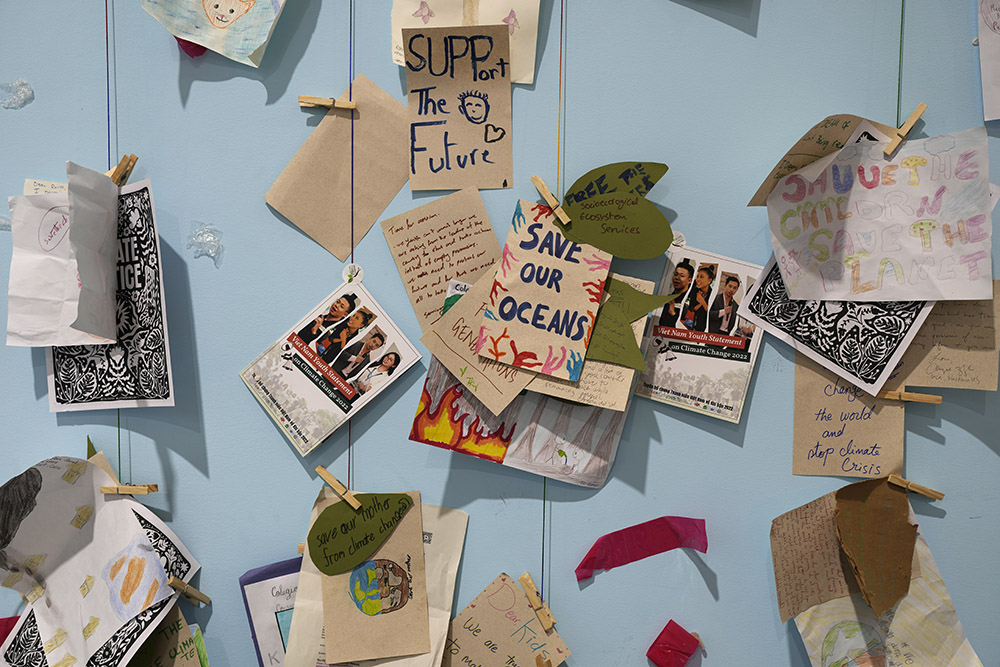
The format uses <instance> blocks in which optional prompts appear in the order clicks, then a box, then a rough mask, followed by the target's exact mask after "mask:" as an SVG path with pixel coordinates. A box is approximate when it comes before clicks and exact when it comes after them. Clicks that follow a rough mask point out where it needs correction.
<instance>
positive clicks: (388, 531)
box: [308, 493, 413, 575]
mask: <svg viewBox="0 0 1000 667" xmlns="http://www.w3.org/2000/svg"><path fill="white" fill-rule="evenodd" d="M354 497H355V498H357V499H358V500H359V501H360V502H361V509H359V510H355V509H354V508H353V507H351V506H350V505H348V504H347V503H346V502H345V501H343V500H342V501H340V502H339V503H336V504H334V505H331V506H330V507H327V508H326V509H325V510H323V512H322V513H320V515H319V516H318V517H316V521H315V522H314V523H313V525H312V526H311V527H310V528H309V537H308V545H309V557H310V558H312V562H313V563H314V564H315V565H316V567H317V568H319V571H320V572H322V573H323V574H329V575H333V574H340V573H341V572H347V571H349V570H353V569H354V568H355V567H357V566H358V565H360V564H361V563H363V562H365V561H366V560H369V559H370V558H371V556H372V554H374V553H375V552H376V551H377V550H378V548H379V547H380V546H382V543H383V542H385V541H386V540H387V539H388V538H389V536H390V535H392V531H393V530H395V528H396V526H397V525H398V524H399V522H400V520H401V519H402V518H403V517H404V516H405V515H406V513H407V512H408V511H409V509H410V508H411V507H413V499H412V498H411V497H410V496H409V495H407V494H405V493H356V494H354Z"/></svg>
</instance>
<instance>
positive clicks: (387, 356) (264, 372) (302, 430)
mask: <svg viewBox="0 0 1000 667" xmlns="http://www.w3.org/2000/svg"><path fill="white" fill-rule="evenodd" d="M419 359H420V353H419V352H418V351H417V349H416V348H415V347H414V346H413V344H412V343H410V341H409V340H408V339H407V338H406V336H404V335H403V332H402V331H401V330H400V329H399V327H397V326H396V324H395V322H393V321H392V319H390V317H389V315H388V314H387V313H386V312H385V311H384V310H382V307H381V306H379V304H378V303H377V302H376V301H375V298H374V297H372V295H371V294H370V293H369V292H368V290H367V289H365V288H364V287H363V286H362V285H361V283H360V282H358V281H355V282H353V283H344V284H343V285H341V286H340V287H338V288H337V289H336V290H335V291H334V292H333V293H332V294H330V296H328V297H327V298H326V299H324V300H323V301H322V302H321V303H320V304H319V306H317V307H316V308H315V309H314V310H313V311H312V312H311V313H309V314H308V315H307V316H306V317H305V318H303V320H302V321H301V322H299V323H298V324H296V325H295V326H294V327H292V328H291V329H290V330H289V331H288V332H286V333H285V334H284V335H283V336H282V337H281V338H280V339H278V340H277V341H276V342H275V343H274V344H273V345H271V347H269V348H268V349H267V350H266V351H265V352H264V353H263V354H262V355H260V356H259V357H258V358H257V359H256V360H255V361H254V362H253V363H252V364H250V365H249V366H247V367H246V368H245V369H244V370H243V372H241V373H240V377H241V378H242V379H243V382H244V383H246V385H247V387H248V388H249V389H250V392H251V393H252V394H253V395H254V398H256V399H257V400H258V401H259V402H260V404H261V405H262V406H263V407H264V409H265V410H266V411H267V413H268V414H269V415H270V416H271V419H273V420H274V422H275V423H276V424H277V425H278V426H280V427H281V430H282V432H283V433H284V434H285V437H287V438H288V439H289V440H290V441H291V443H292V444H293V445H295V449H296V450H297V451H298V452H299V454H301V455H302V456H305V455H306V454H308V453H309V452H311V451H312V450H313V449H315V448H316V447H317V446H318V445H319V444H320V443H321V442H323V440H325V439H326V438H327V437H328V436H329V435H330V434H331V433H333V432H334V431H336V430H337V429H338V428H340V427H341V426H343V425H344V423H345V422H347V420H348V419H350V418H351V417H353V416H354V415H355V414H356V413H357V412H358V411H359V410H361V409H362V408H363V407H364V406H365V405H366V404H367V403H368V402H369V401H370V400H372V399H373V398H374V397H375V396H377V395H378V394H379V392H381V391H382V390H383V389H385V388H386V387H387V386H388V385H389V384H391V383H392V382H393V381H394V380H395V379H397V378H398V377H400V376H401V375H402V374H403V373H404V372H406V370H407V369H408V368H409V367H410V366H412V365H413V364H415V363H416V362H417V361H418V360H419Z"/></svg>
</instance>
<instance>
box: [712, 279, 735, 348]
mask: <svg viewBox="0 0 1000 667" xmlns="http://www.w3.org/2000/svg"><path fill="white" fill-rule="evenodd" d="M739 288H740V279H739V278H737V277H736V276H733V275H729V276H726V279H725V284H724V285H723V288H722V294H720V295H718V296H717V297H715V299H714V300H713V301H712V310H711V311H710V312H709V313H708V330H709V331H710V332H711V333H721V334H725V335H727V336H728V335H729V332H730V331H732V330H733V324H734V323H735V322H736V307H737V306H739V303H738V302H737V301H736V290H738V289H739Z"/></svg>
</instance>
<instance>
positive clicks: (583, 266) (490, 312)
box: [476, 200, 611, 382]
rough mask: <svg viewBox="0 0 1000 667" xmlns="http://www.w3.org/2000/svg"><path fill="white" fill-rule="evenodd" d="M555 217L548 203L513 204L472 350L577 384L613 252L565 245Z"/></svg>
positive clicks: (570, 242)
mask: <svg viewBox="0 0 1000 667" xmlns="http://www.w3.org/2000/svg"><path fill="white" fill-rule="evenodd" d="M554 219H555V215H554V214H553V213H552V209H550V208H549V207H547V206H542V205H541V204H533V203H532V202H529V201H524V200H521V201H520V202H519V203H518V205H517V208H516V209H515V210H514V220H513V222H512V223H511V229H510V232H509V234H508V235H507V243H506V244H505V245H504V247H503V250H502V251H501V254H500V265H499V267H498V268H497V272H496V276H495V277H494V279H493V287H492V288H491V289H490V295H489V304H488V307H487V308H486V310H485V312H484V313H483V320H482V324H481V328H480V331H479V338H478V341H477V344H476V347H477V350H478V351H479V355H480V356H483V357H486V358H488V359H492V360H494V361H498V362H500V363H504V364H509V365H511V366H516V367H518V368H525V369H528V370H531V371H534V372H536V373H541V374H543V375H551V376H553V377H558V378H562V379H564V380H569V381H570V382H576V381H577V380H579V379H580V373H581V371H582V370H583V359H584V357H585V356H586V354H587V347H588V345H589V344H590V335H591V333H592V332H593V329H594V321H595V320H596V319H597V310H598V307H599V306H600V304H601V294H602V292H603V291H604V281H605V280H606V279H607V275H608V269H609V268H610V266H611V253H608V252H604V251H603V250H599V249H597V248H595V247H594V246H592V245H587V244H581V243H574V242H573V241H570V240H569V239H567V238H565V237H564V236H563V235H562V234H561V233H560V232H559V229H558V227H556V225H555V224H554V222H553V221H554Z"/></svg>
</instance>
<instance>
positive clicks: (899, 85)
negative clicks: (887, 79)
mask: <svg viewBox="0 0 1000 667" xmlns="http://www.w3.org/2000/svg"><path fill="white" fill-rule="evenodd" d="M905 19H906V0H901V2H900V3H899V74H898V78H897V79H896V127H899V126H900V125H902V124H903V115H902V114H903V22H904V21H905Z"/></svg>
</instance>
